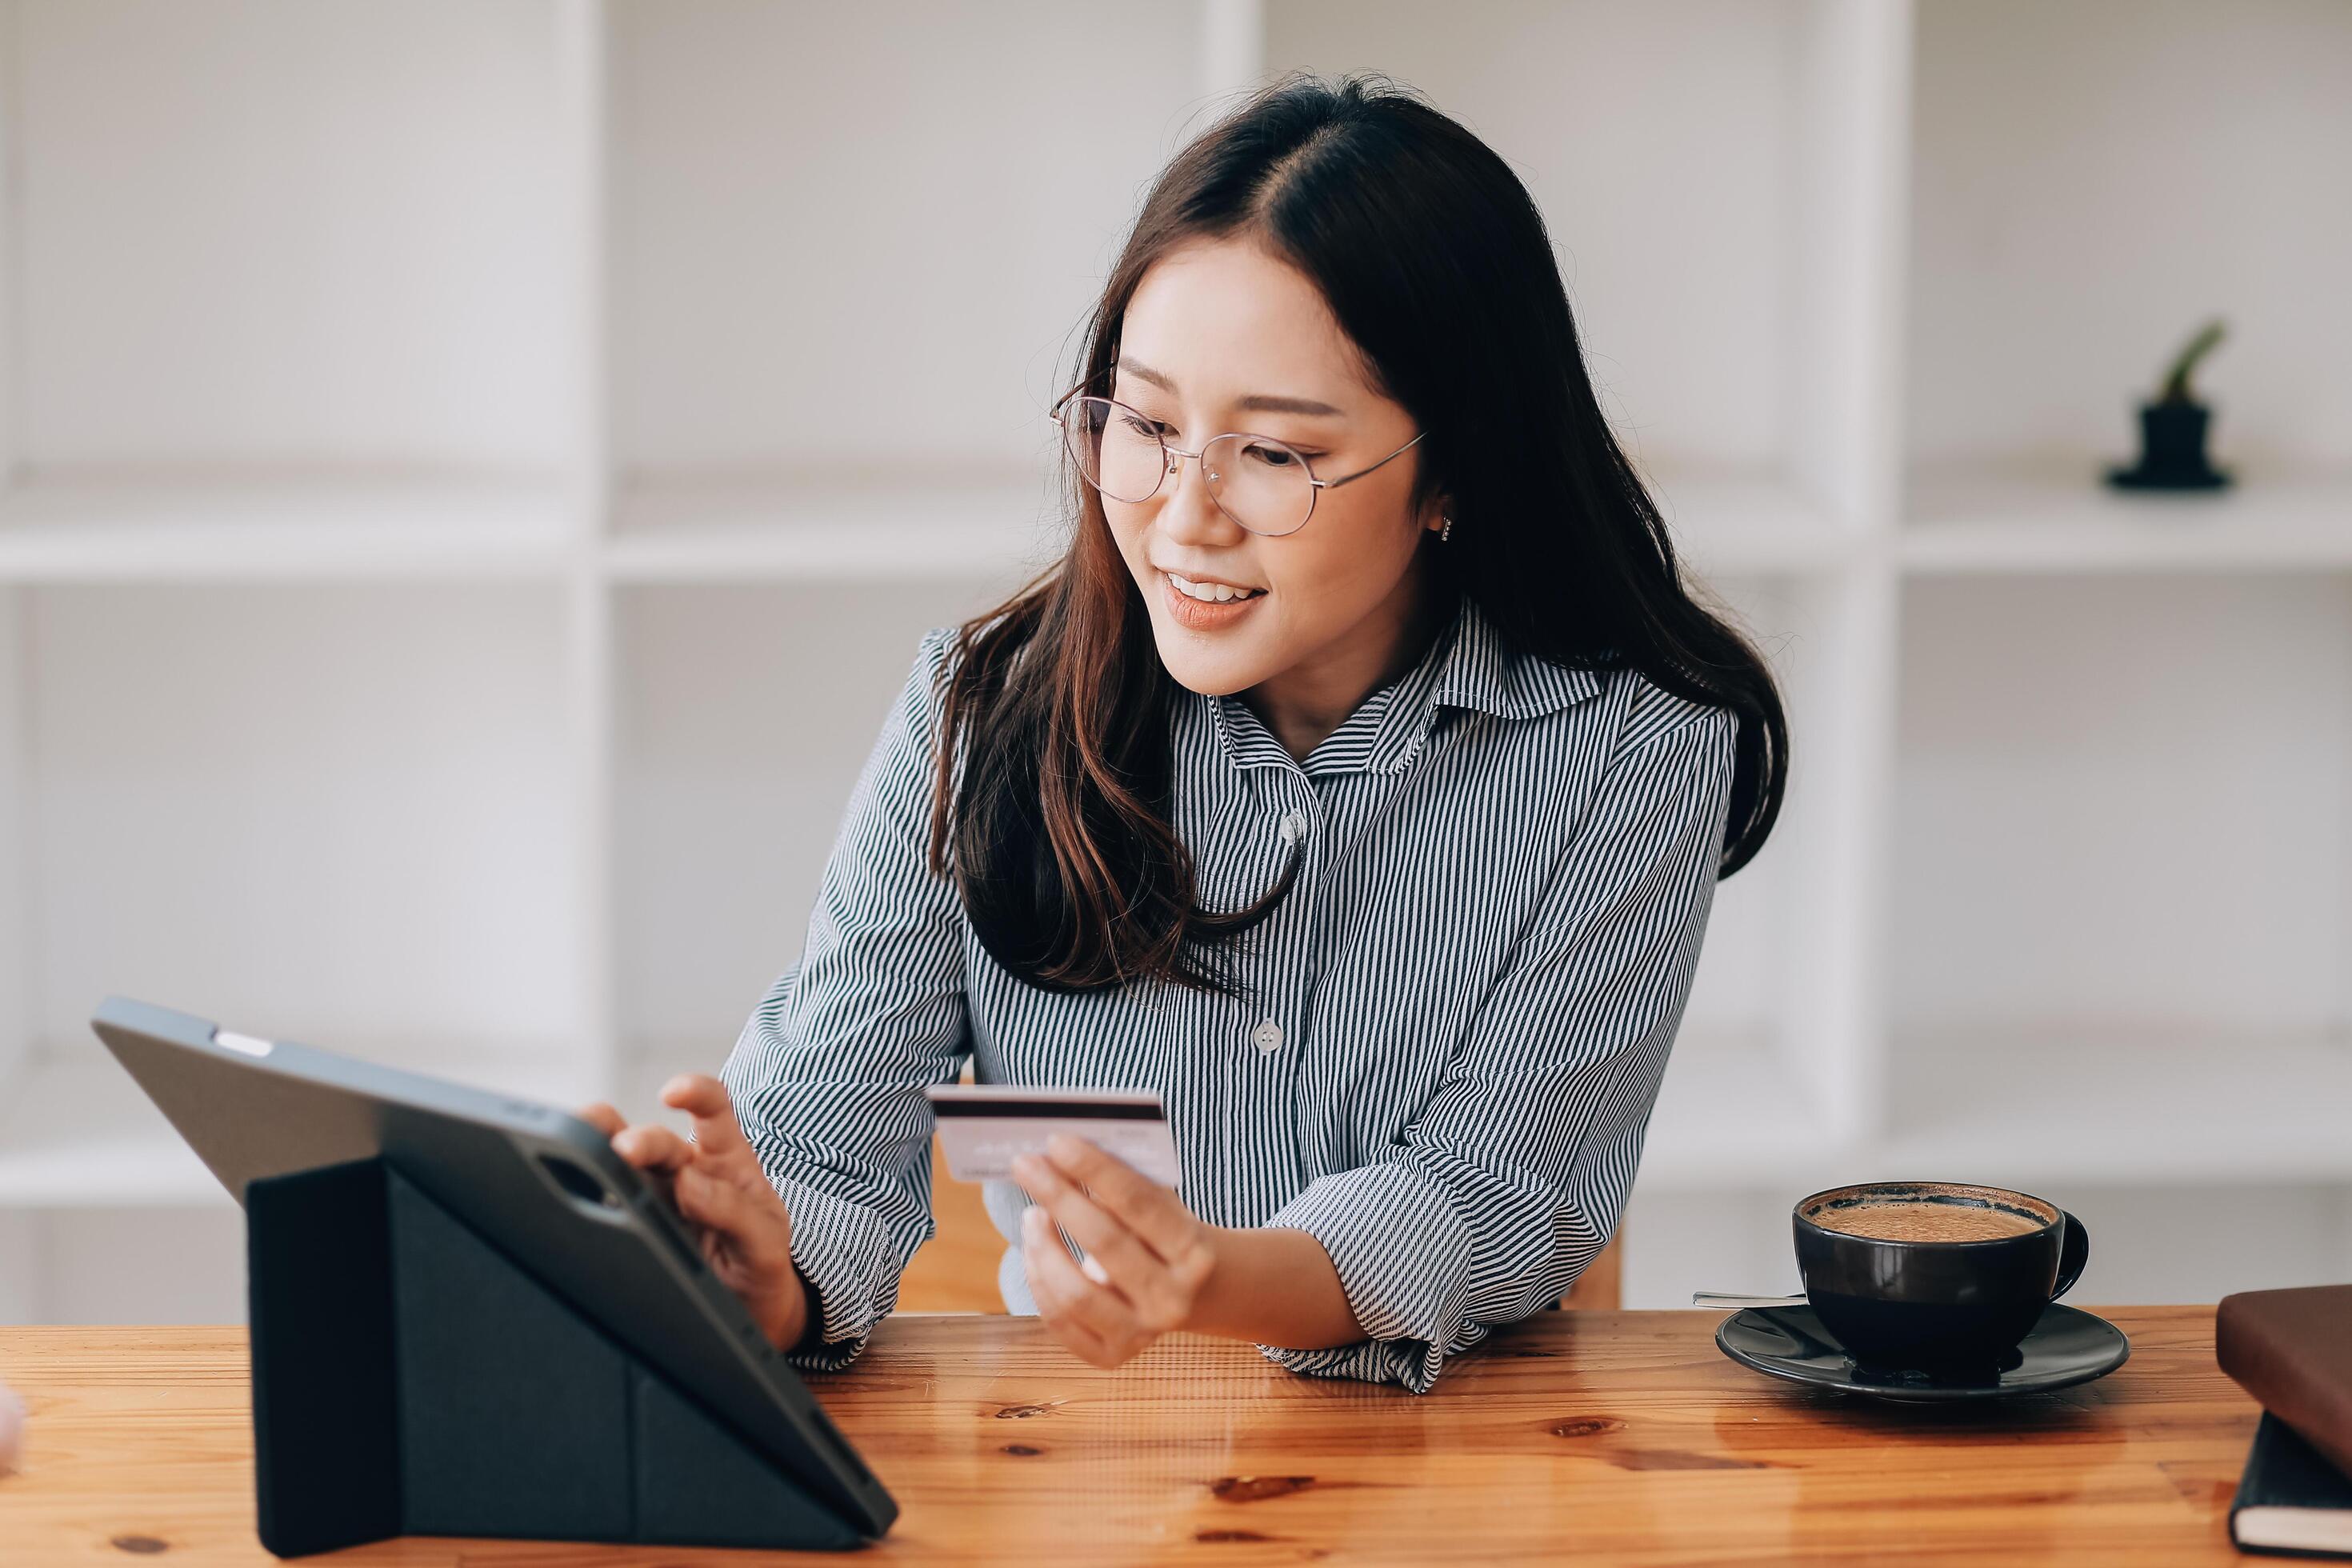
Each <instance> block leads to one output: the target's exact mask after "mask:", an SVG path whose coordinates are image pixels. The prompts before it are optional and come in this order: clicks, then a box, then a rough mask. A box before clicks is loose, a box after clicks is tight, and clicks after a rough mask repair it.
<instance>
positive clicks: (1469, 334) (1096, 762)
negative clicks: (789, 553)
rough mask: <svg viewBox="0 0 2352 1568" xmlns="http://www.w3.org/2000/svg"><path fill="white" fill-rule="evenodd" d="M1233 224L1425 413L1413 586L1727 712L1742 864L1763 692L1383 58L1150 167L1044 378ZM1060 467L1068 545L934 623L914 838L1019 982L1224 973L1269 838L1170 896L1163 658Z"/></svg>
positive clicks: (1475, 169) (1477, 187) (1417, 412)
mask: <svg viewBox="0 0 2352 1568" xmlns="http://www.w3.org/2000/svg"><path fill="white" fill-rule="evenodd" d="M1232 237H1246V238H1248V239H1250V240H1252V241H1253V242H1255V243H1257V244H1260V245H1263V246H1265V247H1266V248H1267V249H1268V250H1269V251H1270V253H1271V254H1273V255H1275V256H1277V257H1279V258H1282V259H1283V260H1284V261H1286V263H1288V264H1289V265H1291V266H1293V267H1295V268H1297V269H1298V270H1299V271H1300V272H1301V273H1302V274H1304V275H1305V276H1306V277H1307V278H1309V279H1313V280H1314V281H1315V282H1316V283H1317V284H1318V285H1319V286H1320V288H1321V289H1322V291H1323V295H1324V297H1325V299H1326V300H1328V302H1329V304H1330V308H1331V310H1332V313H1333V314H1334V315H1335V316H1336V317H1337V318H1338V320H1339V325H1340V327H1341V328H1342V329H1343V330H1344V331H1346V333H1347V334H1348V336H1349V338H1350V339H1351V340H1353V342H1354V343H1355V345H1356V346H1357V348H1358V349H1360V351H1361V354H1362V358H1363V361H1364V363H1366V364H1367V365H1368V366H1369V368H1370V373H1371V374H1373V375H1374V376H1375V377H1376V378H1377V380H1378V383H1379V386H1380V389H1381V391H1382V392H1383V393H1384V394H1385V395H1388V396H1389V397H1390V398H1391V399H1392V400H1393V401H1395V402H1396V403H1398V404H1400V405H1402V406H1403V407H1404V408H1405V410H1406V411H1407V412H1409V413H1410V414H1412V416H1413V418H1414V421H1415V423H1416V424H1417V425H1418V426H1420V427H1421V428H1423V429H1424V430H1426V431H1427V432H1428V433H1429V434H1428V439H1426V440H1425V441H1423V443H1422V445H1421V447H1420V448H1419V450H1418V452H1417V454H1416V455H1417V457H1418V458H1419V462H1418V464H1417V474H1418V478H1417V480H1416V487H1415V490H1414V493H1413V497H1412V504H1413V506H1414V507H1415V508H1416V509H1417V508H1419V507H1421V506H1422V505H1423V504H1425V503H1426V502H1427V501H1428V500H1430V498H1432V497H1433V496H1435V495H1436V494H1438V493H1439V492H1440V491H1441V490H1442V491H1444V492H1445V493H1447V494H1448V495H1449V496H1450V497H1451V499H1452V500H1453V503H1454V504H1453V507H1452V510H1451V512H1450V515H1451V516H1452V517H1453V518H1454V537H1453V538H1452V539H1451V540H1450V541H1448V542H1444V543H1443V544H1438V543H1437V542H1436V541H1434V540H1433V539H1432V538H1431V537H1430V536H1429V535H1428V534H1426V533H1424V534H1423V557H1424V562H1425V566H1426V568H1427V569H1428V570H1429V571H1430V572H1431V573H1433V581H1432V584H1431V585H1432V587H1433V590H1434V592H1435V597H1436V600H1437V602H1439V603H1450V602H1452V598H1451V594H1452V593H1454V592H1458V593H1465V594H1467V595H1470V596H1471V597H1472V599H1474V600H1475V602H1476V603H1477V605H1479V607H1480V608H1481V609H1482V610H1484V611H1485V612H1486V615H1487V616H1489V617H1490V618H1491V619H1492V620H1493V621H1494V622H1495V624H1496V627H1497V629H1498V630H1499V631H1500V632H1501V633H1502V634H1503V635H1504V637H1506V638H1507V640H1508V641H1509V642H1510V643H1511V644H1513V645H1514V646H1515V647H1517V648H1518V649H1521V650H1524V651H1526V652H1529V653H1533V654H1536V655H1539V656H1541V657H1543V658H1549V659H1551V660H1554V661H1556V662H1558V663H1559V664H1562V665H1567V666H1570V667H1574V668H1632V669H1634V670H1638V671H1640V672H1641V673H1642V674H1643V675H1644V676H1646V677H1648V678H1649V679H1651V680H1652V681H1654V682H1655V683H1656V684H1657V685H1658V686H1660V687H1662V688H1664V689H1666V690H1668V691H1671V692H1674V693H1675V694H1676V695H1678V696H1681V697H1684V698H1686V699H1689V700H1694V701H1699V702H1705V703H1707V704H1709V705H1712V706H1716V707H1722V708H1727V709H1729V710H1732V711H1733V712H1734V713H1736V714H1737V715H1738V720H1739V723H1738V760H1737V763H1736V765H1735V770H1734V773H1733V778H1732V786H1731V805H1730V817H1729V823H1728V826H1727V828H1726V832H1725V844H1724V851H1723V859H1722V865H1721V873H1720V874H1721V875H1723V876H1729V875H1731V874H1732V873H1733V872H1734V871H1737V870H1738V869H1739V868H1740V867H1742V866H1744V865H1746V864H1747V863H1748V860H1749V859H1750V858H1753V857H1754V856H1755V854H1756V852H1757V850H1758V849H1759V848H1760V847H1762V846H1763V843H1764V839H1765V837H1766V835H1767V834H1769V832H1770V831H1771V827H1772V823H1773V820H1774V818H1775V817H1777V816H1779V814H1780V797H1781V795H1782V792H1783V790H1784V788H1785V786H1786V782H1787V777H1788V727H1787V722H1786V721H1785V719H1784V717H1783V715H1782V712H1781V707H1780V694H1779V692H1778V691H1777V690H1776V689H1775V688H1774V686H1773V682H1772V677H1771V674H1770V672H1769V670H1768V669H1767V668H1765V665H1764V661H1763V660H1762V659H1761V658H1759V657H1758V655H1757V653H1756V651H1755V650H1754V649H1753V648H1752V647H1749V646H1748V642H1747V641H1746V639H1744V638H1743V637H1741V636H1740V635H1739V633H1738V631H1737V630H1735V629H1734V628H1733V627H1732V626H1729V625H1727V623H1726V622H1725V621H1724V620H1723V619H1721V618H1719V617H1718V616H1716V615H1714V614H1712V613H1710V612H1709V610H1708V609H1706V607H1705V606H1703V605H1701V604H1700V603H1698V602H1697V601H1696V599H1694V597H1693V596H1692V595H1691V592H1690V591H1689V589H1688V588H1687V587H1686V585H1685V583H1684V582H1683V579H1682V574H1681V572H1680V570H1679V569H1678V567H1677V565H1676V563H1675V552H1674V548H1673V545H1672V543H1671V542H1670V541H1669V540H1668V538H1667V536H1666V529H1665V524H1664V521H1662V520H1661V518H1660V517H1659V515H1658V510H1657V508H1656V506H1655V505H1654V504H1653V502H1652V501H1651V500H1650V497H1649V494H1648V493H1647V491H1646V490H1644V489H1643V485H1642V481H1641V479H1639V478H1638V477H1636V475H1635V474H1634V471H1633V466H1632V465H1631V464H1630V463H1628V462H1627V460H1626V458H1625V455H1624V453H1623V452H1622V451H1621V450H1620V449H1619V447H1618V445H1617V441H1616V439H1615V437H1613V436H1612V434H1611V433H1610V429H1609V426H1608V424H1607V422H1606V421H1605V420H1604V419H1603V418H1602V416H1601V408H1600V405H1599V404H1598V403H1597V402H1596V401H1595V399H1594V397H1593V394H1592V385H1591V381H1590V379H1589V378H1588V377H1587V375H1586V374H1585V370H1584V361H1583V355H1582V353H1581V351H1580V348H1579V346H1578V343H1577V337H1576V326H1575V323H1574V322H1573V321H1571V320H1570V314H1569V307H1568V296H1567V292H1566V290H1565V289H1563V288H1562V286H1561V283H1560V278H1559V267H1558V264H1557V263H1556V262H1555V261H1554V259H1553V256H1552V248H1551V241H1550V239H1549V236H1548V235H1547V234H1546V233H1545V230H1544V225H1543V219H1542V216H1540V215H1539V214H1538V212H1537V210H1536V205H1535V203H1534V201H1533V200H1532V199H1531V198H1530V197H1529V196H1528V192H1527V189H1526V187H1525V186H1523V185H1522V184H1520V183H1519V181H1518V178H1517V175H1515V174H1512V173H1511V171H1510V168H1509V166H1508V165H1507V164H1506V163H1504V162H1503V160H1502V159H1501V158H1499V157H1497V156H1496V154H1495V153H1494V152H1493V151H1492V150H1491V149H1489V148H1488V147H1487V146H1486V144H1485V143H1484V142H1480V141H1479V140H1478V139H1477V138H1476V137H1475V136H1473V135H1472V134H1471V133H1470V132H1468V131H1466V130H1465V129H1463V127H1462V126H1460V125H1459V124H1457V123H1455V122H1454V121H1452V120H1450V119H1448V118H1446V117H1445V116H1444V115H1443V114H1441V113H1439V112H1438V111H1437V110H1434V109H1433V108H1431V107H1429V106H1428V105H1427V104H1426V103H1424V102H1423V101H1421V100H1419V99H1418V98H1417V97H1416V96H1414V95H1413V94H1412V92H1411V91H1410V90H1409V89H1402V88H1399V87H1397V86H1396V85H1395V84H1393V83H1391V82H1390V81H1388V80H1387V79H1385V78H1381V77H1379V76H1367V75H1351V76H1348V77H1344V78H1340V79H1336V80H1327V79H1318V78H1315V77H1310V76H1305V75H1300V74H1293V75H1291V76H1288V77H1286V78H1283V79H1280V80H1277V81H1276V82H1275V83H1273V84H1272V85H1271V86H1269V87H1266V88H1265V89H1262V90H1260V91H1259V92H1257V93H1256V94H1255V95H1254V96H1253V97H1252V98H1251V99H1250V100H1249V101H1248V102H1247V103H1246V104H1244V106H1242V107H1241V108H1240V109H1239V110H1236V111H1235V112H1234V113H1233V114H1232V115H1231V116H1229V117H1228V118H1226V119H1224V120H1223V121H1219V122H1218V123H1217V124H1215V125H1214V126H1213V127H1211V128H1210V129H1209V130H1208V131H1207V132H1204V133H1202V135H1201V136H1200V137H1199V138H1197V139H1196V140H1194V141H1193V142H1191V143H1190V144H1189V145H1188V146H1186V147H1185V148H1184V149H1183V151H1182V152H1181V153H1178V154H1177V156H1176V158H1175V160H1174V162H1172V163H1170V164H1169V166H1168V167H1167V169H1166V170H1165V171H1164V172H1163V173H1162V174H1160V178H1159V180H1158V181H1157V182H1156V183H1155V184H1153V186H1152V188H1151V191H1150V195H1149V196H1148V197H1147V198H1146V200H1145V202H1144V205H1143V210H1142V212H1141V213H1140V215H1139V216H1138V217H1137V219H1136V222H1135V227H1134V230H1133V232H1132V233H1131V234H1130V235H1129V237H1128V241H1127V245H1126V247H1125V249H1124V250H1123V251H1122V252H1121V253H1120V256H1119V258H1118V264H1117V265H1116V266H1115V267H1113V268H1111V272H1110V276H1109V279H1108V281H1107V282H1106V283H1105V284H1104V286H1103V291H1102V298H1101V300H1100V301H1099V302H1098V303H1097V305H1096V306H1095V309H1094V311H1093V314H1092V317H1091V319H1090V321H1089V323H1088V326H1087V332H1086V338H1085V342H1084V347H1083V350H1082V353H1081V356H1080V357H1081V363H1080V365H1079V367H1078V369H1079V376H1078V377H1073V380H1074V381H1075V380H1076V379H1080V378H1081V377H1083V378H1087V379H1089V384H1094V383H1093V381H1092V378H1099V377H1101V376H1103V375H1104V374H1107V373H1108V371H1109V370H1110V368H1111V366H1112V364H1113V363H1114V361H1115V360H1116V359H1117V357H1118V345H1119V329H1120V324H1121V321H1123V319H1124V317H1125V315H1126V311H1127V306H1128V301H1129V300H1130V299H1132V298H1133V297H1134V294H1135V291H1136V288H1137V286H1138V285H1139V283H1140V282H1141V280H1142V279H1143V276H1144V274H1145V273H1146V272H1147V271H1148V270H1149V269H1150V267H1151V266H1152V264H1153V263H1154V262H1156V261H1158V260H1159V259H1160V258H1161V257H1163V256H1165V255H1167V254H1168V253H1169V252H1170V251H1171V250H1172V249H1174V248H1176V247H1179V246H1181V245H1183V244H1186V243H1188V242H1192V241H1194V240H1199V239H1204V238H1206V239H1224V238H1232ZM1065 468H1066V470H1067V477H1068V483H1069V489H1070V493H1071V496H1072V499H1073V500H1074V502H1075V505H1076V526H1075V528H1074V529H1073V531H1072V537H1071V542H1070V545H1069V549H1068V552H1067V553H1066V555H1065V556H1064V557H1063V558H1062V559H1061V560H1060V561H1058V562H1056V563H1055V564H1054V565H1053V566H1051V567H1050V568H1048V569H1047V570H1046V571H1045V572H1044V573H1043V574H1040V575H1038V576H1037V577H1036V578H1034V579H1033V580H1032V581H1031V582H1030V583H1029V584H1026V585H1025V586H1024V587H1023V588H1022V589H1021V590H1020V591H1019V592H1018V593H1016V594H1015V595H1013V597H1012V598H1011V599H1009V600H1007V601H1006V602H1005V603H1004V604H1003V605H999V606H998V607H997V608H995V609H993V610H992V611H989V612H987V613H986V614H984V615H982V616H978V617H975V618H974V619H973V620H971V621H970V622H967V623H965V624H964V625H963V626H961V628H960V633H959V637H958V639H957V644H956V647H955V649H954V651H953V654H952V656H951V657H952V658H953V660H954V672H953V674H952V676H951V677H950V680H949V682H948V688H947V691H946V697H945V706H944V710H943V713H942V718H941V724H940V730H941V737H940V748H939V753H938V758H937V769H938V771H937V775H936V781H935V791H934V796H933V800H932V812H931V833H930V850H929V856H930V866H931V868H932V870H933V872H934V873H935V874H944V873H945V872H946V871H947V870H948V868H949V865H950V861H949V858H948V850H949V846H950V839H951V840H952V843H953V849H954V855H953V867H954V874H955V879H956V883H957V887H958V889H959V891H960V893H961V897H962V899H963V902H964V907H965V909H966V910H967V912H968V914H969V916H970V918H971V923H972V926H973V929H974V931H975V933H976V934H977V935H978V936H979V938H980V940H981V942H982V944H983V945H984V946H985V947H986V948H987V950H988V952H990V953H991V954H992V956H993V957H994V958H995V959H996V961H997V962H998V963H1001V964H1002V965H1003V967H1004V968H1005V969H1006V970H1007V971H1008V972H1010V973H1013V974H1015V975H1018V976H1020V977H1021V978H1022V979H1024V980H1025V981H1027V982H1028V983H1029V984H1034V985H1037V986H1039V987H1042V988H1044V989H1046V990H1053V991H1087V990H1095V989H1098V988H1102V987H1107V986H1112V985H1118V984H1125V983H1128V982H1131V981H1135V980H1139V979H1143V978H1147V977H1149V978H1158V979H1162V980H1167V981H1171V982H1174V983H1177V984H1184V985H1190V986H1193V987H1196V988H1200V989H1206V990H1213V991H1221V992H1225V993H1228V994H1230V993H1232V992H1233V991H1234V989H1235V987H1234V984H1233V981H1232V979H1231V969H1230V964H1229V962H1227V960H1228V958H1229V954H1228V953H1227V952H1226V951H1225V948H1226V944H1228V943H1229V942H1231V939H1233V938H1234V937H1235V936H1238V935H1239V934H1240V933H1241V932H1243V931H1247V930H1248V929H1249V928H1250V927H1252V926H1254V925H1255V924H1256V923H1257V922H1258V921H1261V920H1263V919H1265V916H1266V915H1268V914H1270V913H1271V912H1272V911H1273V910H1274V908H1275V906H1276V903H1278V902H1279V900H1281V899H1282V898H1283V897H1284V896H1285V895H1286V894H1287V893H1288V892H1289V890H1290V887H1291V883H1292V879H1293V877H1294V876H1295V874H1296V870H1297V858H1296V857H1295V856H1294V857H1293V858H1292V860H1291V862H1290V865H1289V866H1288V868H1286V869H1285V870H1284V872H1283V873H1282V875H1281V876H1280V878H1279V879H1277V880H1276V882H1275V883H1274V885H1273V886H1272V887H1270V888H1269V889H1267V890H1266V891H1265V893H1264V894H1262V895H1260V896H1259V897H1258V898H1257V899H1256V900H1254V901H1253V902H1251V903H1250V904H1248V905H1246V906H1244V907H1243V908H1241V909H1238V910H1203V909H1202V908H1200V907H1199V905H1198V904H1197V903H1196V902H1195V901H1194V900H1195V889H1196V882H1195V873H1194V867H1193V864H1192V856H1191V854H1190V852H1189V851H1188V850H1187V849H1186V847H1185V846H1184V845H1183V843H1182V842H1181V840H1180V839H1179V838H1178V837H1177V835H1176V832H1175V830H1174V827H1173V826H1172V816H1173V814H1172V812H1171V805H1172V802H1171V773H1172V760H1171V747H1170V732H1169V726H1170V720H1171V711H1172V710H1171V703H1172V701H1173V699H1174V694H1175V681H1174V679H1173V678H1172V677H1171V676H1170V675H1169V674H1168V672H1167V670H1166V668H1164V667H1163V666H1162V665H1161V663H1160V656H1159V652H1158V649H1157V648H1156V647H1155V646H1154V644H1153V640H1152V634H1151V624H1150V616H1149V613H1148V611H1147V610H1146V609H1145V607H1144V604H1143V600H1142V595H1141V593H1140V591H1139V589H1138V588H1137V587H1136V584H1135V581H1134V578H1133V577H1132V576H1131V575H1130V574H1129V571H1128V569H1127V566H1126V563H1125V561H1124V560H1123V558H1122V557H1121V555H1120V553H1119V551H1118V543H1117V542H1116V541H1115V539H1114V538H1113V536H1112V534H1111V531H1110V524H1109V520H1108V518H1107V517H1106V516H1105V515H1104V513H1103V508H1102V499H1101V497H1100V496H1099V495H1097V493H1096V492H1095V491H1094V489H1092V487H1090V486H1088V485H1087V483H1086V481H1085V480H1084V479H1080V478H1079V477H1078V476H1077V474H1076V471H1075V469H1072V468H1070V466H1069V465H1068V464H1067V463H1065ZM960 742H961V760H962V766H961V781H960V782H959V779H958V769H957V766H956V760H957V758H958V755H959V744H960Z"/></svg>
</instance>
